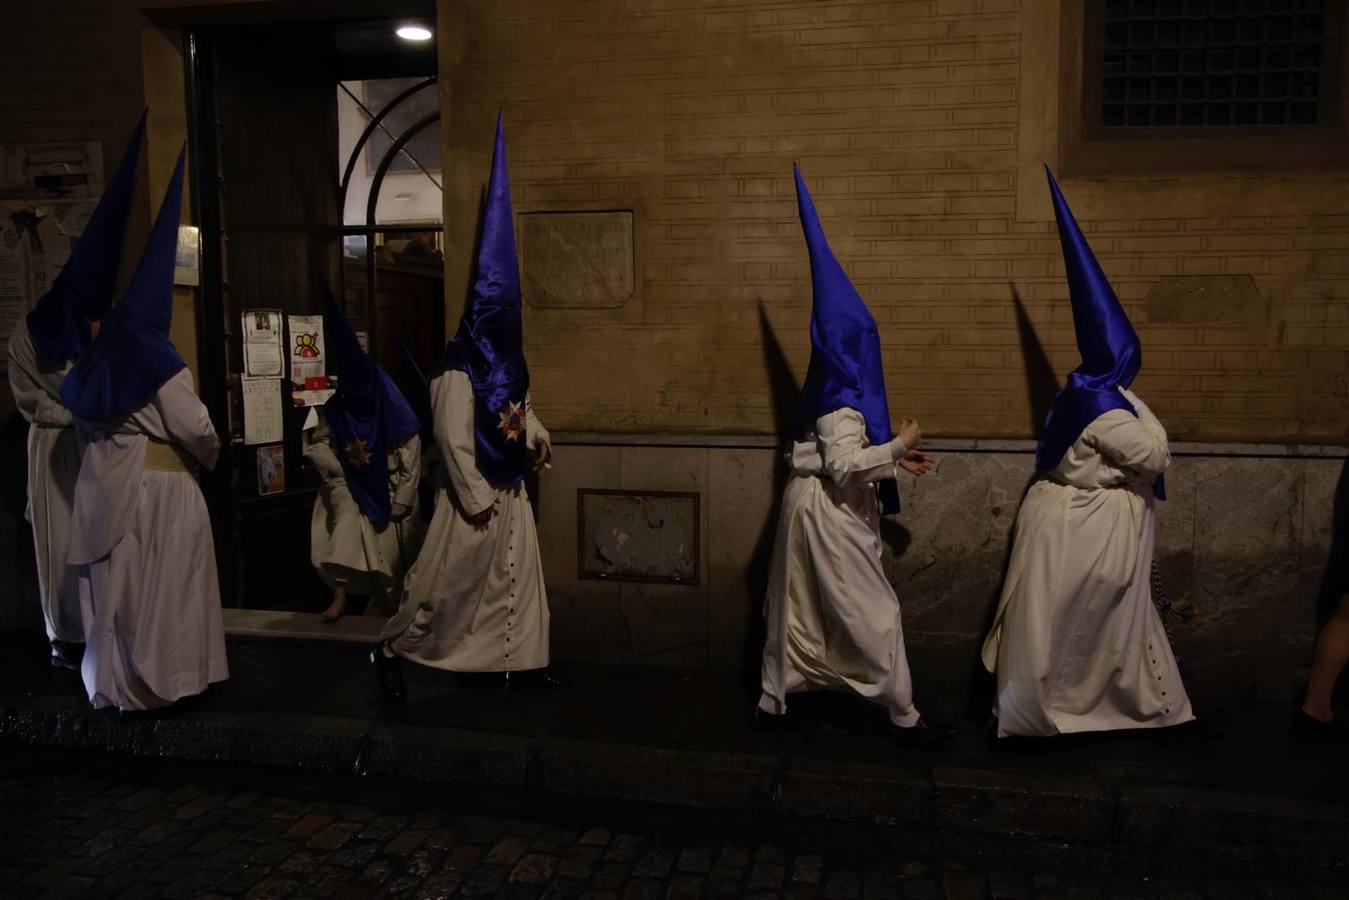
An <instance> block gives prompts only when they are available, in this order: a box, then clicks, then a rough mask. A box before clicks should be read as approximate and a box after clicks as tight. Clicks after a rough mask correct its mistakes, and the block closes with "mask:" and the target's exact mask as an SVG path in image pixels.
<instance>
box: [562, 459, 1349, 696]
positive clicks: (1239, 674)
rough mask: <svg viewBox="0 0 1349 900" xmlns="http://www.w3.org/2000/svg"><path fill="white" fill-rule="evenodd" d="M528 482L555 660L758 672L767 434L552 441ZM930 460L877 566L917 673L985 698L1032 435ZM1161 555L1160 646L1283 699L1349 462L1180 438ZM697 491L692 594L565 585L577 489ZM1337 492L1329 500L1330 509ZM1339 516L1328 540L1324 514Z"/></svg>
mask: <svg viewBox="0 0 1349 900" xmlns="http://www.w3.org/2000/svg"><path fill="white" fill-rule="evenodd" d="M555 440H556V445H557V446H556V458H555V461H554V465H553V468H552V470H551V471H549V472H547V473H545V477H544V478H543V479H542V480H541V482H540V484H539V485H538V491H537V497H538V507H539V539H540V542H541V545H542V549H543V554H544V571H545V574H546V576H547V580H548V588H549V597H550V603H551V607H552V613H553V624H552V628H553V650H554V655H555V656H557V657H558V658H560V659H582V660H590V661H602V662H621V663H631V664H641V665H667V666H690V667H708V668H713V669H722V670H730V671H739V672H741V673H742V674H743V675H744V676H745V677H746V678H747V679H753V678H755V677H757V665H758V654H759V650H760V647H761V642H762V624H761V612H760V611H761V606H762V598H763V591H764V586H765V583H766V578H767V575H766V573H767V566H768V559H769V556H770V554H771V552H772V545H773V538H774V534H775V528H776V524H777V522H776V519H777V503H778V497H779V495H780V493H781V486H782V483H783V479H784V478H785V477H786V472H785V469H784V468H783V467H781V466H780V465H779V462H778V454H777V451H776V449H775V446H774V442H773V440H772V439H771V438H762V437H744V438H739V437H710V436H694V437H679V436H652V435H642V436H631V437H626V436H614V435H598V434H575V433H573V434H558V435H556V436H555ZM930 444H931V449H932V450H933V452H936V453H938V454H939V455H940V456H941V466H940V468H939V469H938V470H937V471H936V472H935V473H932V474H930V475H928V476H925V477H924V478H922V479H921V480H914V479H912V478H907V477H906V480H905V483H904V484H903V485H902V492H903V497H904V510H903V512H902V513H901V515H900V516H899V518H898V519H897V520H895V521H893V522H886V523H885V526H884V530H883V531H884V538H885V545H886V550H887V559H886V565H887V567H888V569H889V572H890V577H891V581H892V582H893V583H894V585H895V587H896V590H897V593H898V594H899V597H900V601H901V604H902V607H903V614H904V626H905V633H906V636H907V641H908V647H909V652H910V656H911V664H912V667H913V669H914V679H915V684H916V686H917V690H918V692H919V696H920V700H921V697H922V696H923V694H924V691H925V690H926V691H930V692H935V693H939V694H941V695H943V696H944V697H946V698H948V701H949V702H953V703H957V704H959V703H965V702H969V701H971V700H973V701H974V702H976V703H982V699H981V698H980V690H981V688H980V685H981V681H982V678H981V669H980V667H979V663H978V649H979V645H980V643H981V641H982V638H983V633H984V630H985V628H986V624H987V622H988V619H989V617H990V616H991V614H992V610H993V607H994V604H995V603H996V600H997V596H998V592H999V590H1000V588H1001V582H1002V576H1003V572H1004V569H1005V566H1006V562H1007V555H1008V548H1009V541H1010V538H1011V532H1012V526H1013V523H1014V522H1015V520H1016V513H1017V508H1018V506H1019V504H1020V502H1021V497H1022V495H1023V493H1024V491H1025V489H1026V487H1027V485H1028V483H1029V480H1030V478H1031V475H1032V458H1033V447H1034V445H1033V444H1032V443H1031V442H1027V441H945V442H943V441H932V442H930ZM1173 454H1174V460H1173V463H1172V467H1171V470H1170V471H1169V472H1168V474H1167V488H1168V494H1169V499H1168V500H1167V501H1166V502H1165V503H1164V504H1163V505H1162V506H1161V508H1160V511H1159V516H1158V521H1159V530H1158V537H1157V547H1158V550H1157V561H1158V565H1159V569H1160V572H1161V575H1162V579H1163V583H1164V585H1165V589H1166V591H1167V593H1168V594H1169V596H1170V599H1171V600H1172V602H1173V603H1174V605H1175V607H1176V609H1177V611H1178V613H1179V614H1180V615H1177V616H1176V617H1175V618H1174V619H1173V624H1172V629H1173V637H1174V640H1175V642H1176V645H1177V649H1178V652H1179V653H1180V655H1181V656H1182V657H1183V658H1184V659H1185V660H1186V661H1187V663H1189V665H1190V666H1191V667H1192V669H1193V670H1194V671H1195V673H1196V676H1197V677H1196V678H1195V679H1194V680H1193V681H1192V682H1191V684H1192V688H1191V691H1192V693H1194V694H1196V695H1197V696H1205V697H1237V698H1241V697H1271V698H1274V697H1286V696H1289V695H1290V694H1291V693H1292V692H1294V691H1296V689H1297V687H1298V684H1299V681H1300V679H1301V677H1302V676H1303V672H1304V671H1305V667H1306V665H1307V664H1308V663H1309V661H1310V657H1311V646H1312V642H1313V641H1314V638H1315V633H1316V625H1317V621H1318V607H1320V606H1321V605H1322V604H1325V603H1328V602H1333V601H1334V599H1335V598H1336V596H1337V594H1336V589H1335V587H1334V585H1336V584H1339V583H1340V582H1339V580H1338V578H1339V574H1338V573H1339V571H1340V570H1339V569H1338V568H1336V567H1335V565H1336V564H1335V560H1336V559H1339V560H1343V559H1344V557H1345V553H1344V551H1345V546H1346V535H1345V534H1344V531H1345V521H1344V520H1345V519H1346V517H1347V516H1349V509H1346V507H1349V462H1347V461H1346V458H1347V457H1349V449H1346V448H1339V447H1321V446H1284V445H1214V444H1177V445H1175V446H1173ZM585 488H590V489H612V490H628V491H639V492H642V491H687V492H697V493H698V494H699V495H700V497H701V501H702V502H701V520H702V521H701V535H700V542H701V547H700V551H701V552H700V557H701V572H700V578H699V580H698V583H697V584H696V585H675V584H651V583H633V582H619V581H594V580H583V579H581V578H578V577H577V575H578V572H577V568H578V566H577V558H578V553H577V540H578V522H577V497H576V493H577V490H578V489H585ZM1337 496H1338V497H1339V500H1338V503H1337V500H1336V498H1337ZM1337 517H1338V520H1339V521H1340V523H1341V524H1340V527H1339V529H1338V532H1337V528H1336V525H1335V523H1336V520H1337Z"/></svg>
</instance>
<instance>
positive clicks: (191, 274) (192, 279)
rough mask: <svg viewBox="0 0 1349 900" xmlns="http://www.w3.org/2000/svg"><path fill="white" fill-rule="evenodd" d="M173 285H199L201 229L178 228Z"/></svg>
mask: <svg viewBox="0 0 1349 900" xmlns="http://www.w3.org/2000/svg"><path fill="white" fill-rule="evenodd" d="M173 283H174V284H184V285H191V286H196V285H199V284H201V229H200V228H198V227H197V226H195V225H179V226H178V254H177V256H176V257H175V259H174V262H173Z"/></svg>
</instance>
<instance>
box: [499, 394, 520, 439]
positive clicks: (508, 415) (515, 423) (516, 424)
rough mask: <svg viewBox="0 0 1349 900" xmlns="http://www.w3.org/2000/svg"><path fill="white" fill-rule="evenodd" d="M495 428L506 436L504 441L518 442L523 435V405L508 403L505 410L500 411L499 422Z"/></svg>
mask: <svg viewBox="0 0 1349 900" xmlns="http://www.w3.org/2000/svg"><path fill="white" fill-rule="evenodd" d="M497 427H498V428H500V429H501V433H502V434H504V435H505V436H506V440H508V441H518V440H519V439H520V436H521V435H523V434H524V433H525V405H524V404H523V403H511V402H509V401H508V402H507V403H506V408H505V409H503V410H502V411H501V421H500V422H499V423H497Z"/></svg>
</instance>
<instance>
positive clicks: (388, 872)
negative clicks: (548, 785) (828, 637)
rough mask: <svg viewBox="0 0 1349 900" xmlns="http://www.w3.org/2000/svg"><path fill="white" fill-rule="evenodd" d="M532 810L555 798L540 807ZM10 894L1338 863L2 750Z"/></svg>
mask: <svg viewBox="0 0 1349 900" xmlns="http://www.w3.org/2000/svg"><path fill="white" fill-rule="evenodd" d="M531 812H537V813H540V814H538V815H534V814H530V813H531ZM0 885H6V887H5V888H4V895H5V896H6V897H226V896H228V897H240V896H242V897H247V898H282V897H339V898H353V900H355V898H373V897H426V898H442V897H518V898H536V897H558V898H561V897H578V898H579V897H587V898H595V900H599V898H615V900H617V898H699V897H759V898H778V897H790V898H816V897H820V898H828V900H848V898H867V900H870V898H901V897H902V898H952V900H966V898H971V900H977V898H993V900H1013V898H1044V900H1052V898H1102V900H1105V898H1126V897H1127V898H1153V897H1156V898H1175V900H1180V898H1196V900H1197V898H1224V900H1226V898H1234V900H1239V898H1271V900H1272V898H1331V897H1335V898H1338V897H1342V896H1345V891H1346V889H1347V886H1346V884H1345V883H1344V882H1343V881H1339V880H1337V879H1335V878H1333V877H1331V876H1329V875H1307V874H1296V875H1295V874H1289V873H1287V872H1284V873H1278V872H1275V873H1271V872H1258V870H1257V872H1256V873H1255V874H1250V873H1246V872H1242V871H1239V870H1235V869H1233V868H1231V867H1212V866H1207V867H1206V866H1204V865H1201V864H1193V865H1175V864H1171V865H1162V864H1160V861H1159V860H1157V859H1156V858H1153V857H1150V856H1146V855H1145V856H1142V857H1139V856H1137V855H1131V854H1121V853H1118V852H1116V853H1111V852H1108V851H1104V850H1099V849H1098V850H1091V851H1085V852H1083V851H1069V850H1067V848H1064V847H1062V846H1061V845H1055V844H1052V843H1046V842H1043V841H1036V840H1023V841H1021V842H1020V843H1015V842H1013V843H1008V842H1006V841H1004V842H1002V843H1001V844H1000V845H986V844H981V843H978V842H967V841H948V842H945V843H941V842H937V841H933V840H925V839H921V838H913V837H909V836H900V835H898V834H895V833H887V834H886V835H884V836H882V837H880V838H879V839H878V838H877V836H876V833H875V832H874V831H873V832H869V833H868V832H859V831H856V830H849V829H848V828H847V827H846V826H839V825H832V824H828V823H825V824H820V825H816V826H814V827H811V828H806V829H802V828H799V827H792V826H790V825H787V824H785V823H783V822H781V821H776V820H769V821H757V822H756V821H752V820H744V819H741V818H738V817H736V816H731V817H729V818H724V817H716V818H710V817H697V816H695V817H683V818H671V817H668V816H667V817H660V816H655V817H653V816H647V815H644V814H641V813H640V812H638V811H626V812H624V811H619V812H617V813H616V814H615V815H611V816H609V817H604V816H597V815H595V814H593V813H591V812H590V811H587V810H585V809H583V808H577V807H569V808H541V809H539V810H534V811H527V812H526V813H525V814H521V813H520V812H519V811H514V812H510V813H502V812H500V811H497V812H493V811H483V810H482V809H474V808H471V806H470V804H469V803H467V802H466V801H465V799H464V798H463V797H460V796H443V795H442V796H437V795H436V794H435V793H434V792H431V793H427V792H424V791H409V790H407V789H406V788H398V787H394V786H388V785H378V784H373V785H372V784H370V783H368V782H363V781H359V780H355V779H350V778H348V779H333V778H327V779H324V778H317V779H315V778H298V779H294V780H289V781H287V780H282V779H280V778H278V777H277V776H276V775H275V774H274V773H271V774H269V773H266V772H259V771H258V770H251V769H236V768H229V767H218V766H206V767H203V766H193V767H185V766H182V765H175V764H164V763H156V764H153V765H148V764H146V763H144V762H140V763H137V762H134V761H127V760H125V759H112V758H109V757H106V756H103V757H97V758H92V757H87V756H80V755H70V754H65V755H56V756H52V755H50V754H45V755H43V756H41V757H36V756H34V755H32V754H23V753H13V752H10V753H7V754H0Z"/></svg>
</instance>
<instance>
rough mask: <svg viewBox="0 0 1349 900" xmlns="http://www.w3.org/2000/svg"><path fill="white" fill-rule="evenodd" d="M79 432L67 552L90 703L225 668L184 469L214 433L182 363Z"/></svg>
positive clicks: (207, 532) (216, 608) (218, 677)
mask: <svg viewBox="0 0 1349 900" xmlns="http://www.w3.org/2000/svg"><path fill="white" fill-rule="evenodd" d="M80 430H81V433H82V435H83V436H84V437H85V438H86V439H87V441H88V447H87V449H86V450H85V454H84V462H83V463H82V464H81V466H80V476H79V482H78V484H77V485H76V488H75V507H74V517H73V523H74V527H73V528H72V530H71V549H70V561H71V563H72V564H77V565H80V566H81V567H82V568H81V574H80V579H81V597H82V599H83V601H84V608H83V612H84V623H85V634H86V643H87V646H86V648H85V653H84V663H83V666H82V668H81V674H82V675H83V677H84V686H85V689H86V690H87V691H88V693H89V700H90V702H92V703H93V704H94V706H95V707H103V706H116V707H118V708H119V709H123V710H137V709H152V708H154V707H159V706H165V705H167V704H170V703H173V702H174V701H176V700H179V699H181V698H183V697H188V696H191V695H193V694H199V693H201V692H202V691H204V690H206V688H207V686H209V685H210V684H211V683H212V682H216V681H223V680H225V679H226V678H228V677H229V669H228V667H227V665H226V662H225V628H224V623H223V621H222V618H221V614H220V584H219V581H218V579H217V577H216V561H215V545H214V542H213V541H212V539H211V522H210V519H209V518H208V516H207V512H206V503H205V501H204V499H203V498H202V495H201V488H200V487H198V485H197V479H196V476H195V475H194V474H193V472H192V471H191V468H192V467H195V466H196V465H197V464H200V465H203V466H205V467H207V468H210V467H212V466H214V465H215V462H216V458H217V456H218V455H219V453H220V439H219V438H218V437H217V436H216V433H215V429H214V428H213V427H212V425H211V419H210V417H209V416H208V415H207V413H206V407H204V406H203V405H202V403H201V401H200V400H199V399H198V398H197V394H196V391H195V390H194V389H193V386H192V375H191V373H190V372H189V371H188V370H187V369H183V370H181V371H180V372H178V374H176V375H174V376H173V377H172V378H170V379H169V380H168V382H166V383H165V384H164V386H163V387H161V388H160V389H159V391H158V392H157V393H156V394H155V396H153V397H151V398H150V400H149V401H147V402H146V403H145V405H143V406H142V407H141V408H140V409H138V410H136V411H135V412H134V413H132V414H131V415H129V416H128V417H127V418H126V419H125V420H123V421H122V422H119V423H118V424H117V425H115V426H113V427H106V426H102V425H90V424H87V423H83V422H81V423H80Z"/></svg>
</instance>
